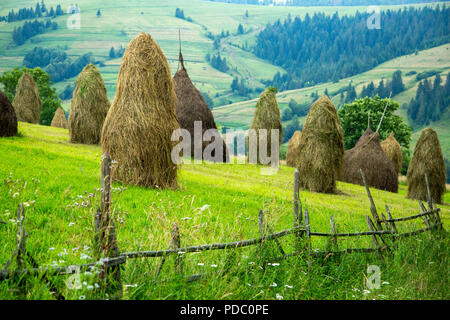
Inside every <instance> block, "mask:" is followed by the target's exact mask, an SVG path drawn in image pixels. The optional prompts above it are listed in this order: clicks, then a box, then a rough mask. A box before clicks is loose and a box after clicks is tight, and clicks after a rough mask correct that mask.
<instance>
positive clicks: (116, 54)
mask: <svg viewBox="0 0 450 320" xmlns="http://www.w3.org/2000/svg"><path fill="white" fill-rule="evenodd" d="M124 53H125V48H124V47H122V46H120V47H119V48H117V49H114V47H111V49H109V57H110V58H111V59H114V58H121V57H123V55H124Z"/></svg>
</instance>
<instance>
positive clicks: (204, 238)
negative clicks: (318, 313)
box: [0, 123, 450, 299]
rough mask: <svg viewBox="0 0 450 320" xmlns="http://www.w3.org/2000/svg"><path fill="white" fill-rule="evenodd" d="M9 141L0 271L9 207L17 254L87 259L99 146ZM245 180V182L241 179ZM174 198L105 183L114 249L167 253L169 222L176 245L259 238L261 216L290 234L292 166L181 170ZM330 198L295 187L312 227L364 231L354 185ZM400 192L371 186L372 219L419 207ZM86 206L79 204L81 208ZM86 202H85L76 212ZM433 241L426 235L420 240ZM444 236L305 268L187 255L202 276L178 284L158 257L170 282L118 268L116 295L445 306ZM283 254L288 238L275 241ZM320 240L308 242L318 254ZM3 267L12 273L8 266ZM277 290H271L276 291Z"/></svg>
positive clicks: (35, 283) (45, 137) (135, 265)
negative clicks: (21, 222)
mask: <svg viewBox="0 0 450 320" xmlns="http://www.w3.org/2000/svg"><path fill="white" fill-rule="evenodd" d="M19 133H20V134H19V136H17V137H13V138H1V139H0V220H2V221H6V222H7V223H6V224H0V238H1V239H2V241H1V247H0V266H4V265H5V263H6V261H7V260H8V259H9V258H10V257H11V254H12V252H13V251H14V247H15V239H16V238H15V237H16V235H15V234H16V232H17V226H16V222H15V210H16V208H17V206H18V204H19V203H20V202H25V203H26V224H25V228H26V232H27V233H28V235H29V236H28V237H27V242H26V243H27V249H28V250H29V251H30V252H31V253H32V255H33V256H34V258H35V259H36V260H37V261H38V262H39V263H40V264H41V266H67V265H70V264H79V263H87V262H91V261H93V260H92V259H93V258H92V255H93V253H92V247H93V228H94V226H93V215H94V213H95V208H96V207H97V206H98V203H99V200H98V199H99V192H98V188H99V186H100V182H99V163H100V156H101V149H100V147H99V146H85V145H79V144H70V143H69V142H68V132H67V130H64V129H58V128H52V127H46V126H39V125H30V124H25V123H19ZM243 177H245V179H243ZM178 182H179V188H178V189H177V190H158V189H146V188H141V187H135V186H123V185H120V184H114V187H115V189H114V192H113V210H114V217H115V219H116V227H117V237H118V242H119V248H120V250H121V251H122V252H124V251H135V250H158V249H165V248H167V245H168V242H169V239H170V230H171V228H172V224H173V223H177V224H178V226H179V227H180V231H181V242H182V246H187V245H199V244H206V243H217V242H229V241H237V240H243V239H248V238H253V237H258V224H257V215H258V212H259V210H261V209H263V208H264V209H265V212H266V217H267V219H268V221H269V223H270V225H271V226H272V228H273V230H275V231H280V230H283V229H286V228H290V227H291V226H292V185H293V168H289V167H284V166H282V167H281V168H280V170H279V171H278V173H277V174H275V175H272V176H264V175H261V174H260V167H258V166H255V165H248V164H243V165H230V164H208V163H204V164H199V165H189V164H185V165H183V166H182V168H181V169H180V170H179V174H178ZM337 188H338V190H339V193H338V194H318V193H312V192H308V191H303V190H302V191H301V192H300V198H301V201H302V204H303V208H304V209H305V208H308V210H309V212H310V217H311V227H312V230H313V231H316V232H329V230H330V226H329V218H330V215H333V216H334V219H335V221H336V223H337V228H338V231H339V232H356V231H366V230H367V225H366V221H365V216H366V215H367V214H370V210H369V200H368V198H367V196H366V192H365V189H364V188H363V187H361V186H356V185H351V184H346V183H340V182H338V185H337ZM406 188H407V187H406V186H405V185H404V184H401V185H400V187H399V193H398V194H393V193H389V192H384V191H380V190H375V189H372V195H373V197H374V199H375V203H376V206H377V209H378V211H379V212H384V207H385V205H389V206H390V208H391V212H392V214H393V215H394V217H402V216H408V215H413V214H416V213H418V212H419V209H418V204H417V201H413V200H409V199H406V198H405V193H406ZM86 201H87V202H88V203H87V204H86ZM444 203H446V204H445V205H442V206H440V207H441V208H442V211H441V217H442V221H443V223H444V225H445V226H446V227H447V226H448V223H449V221H450V205H449V203H450V193H449V192H447V193H446V195H445V197H444ZM84 204H85V205H84ZM423 226H424V225H423V222H422V221H421V220H416V221H415V222H408V223H403V224H401V225H399V228H400V229H401V230H400V231H409V230H411V229H412V228H423ZM430 237H431V238H430ZM348 239H349V240H339V245H340V248H346V247H362V246H372V244H371V239H370V238H369V237H363V238H348ZM448 239H449V238H448V234H447V236H446V237H444V238H440V237H439V235H437V234H435V235H428V234H424V235H421V236H418V237H412V238H410V239H409V240H405V241H404V242H401V244H400V245H399V247H398V249H397V250H396V251H395V254H387V255H386V257H385V258H386V262H385V264H382V263H381V262H380V260H379V258H378V256H377V255H376V254H373V255H372V254H369V255H362V254H355V255H346V256H343V257H342V258H333V257H332V258H329V259H328V260H326V261H325V262H323V261H321V260H317V261H316V260H315V261H312V264H311V265H308V263H307V262H306V260H305V259H304V258H302V257H298V256H297V257H292V258H288V259H285V260H282V261H279V262H277V263H280V264H279V265H276V264H275V265H266V268H262V267H261V265H263V261H266V262H274V261H276V260H271V259H273V257H276V256H279V255H280V253H279V252H277V251H276V250H277V249H276V247H274V245H273V244H272V245H271V244H267V247H266V249H265V251H264V252H265V255H264V257H265V258H264V259H265V260H262V259H263V258H262V257H261V256H260V251H259V249H258V247H254V248H250V249H249V248H242V249H236V250H228V251H226V252H219V251H213V252H202V253H196V254H190V255H187V256H186V258H185V262H184V270H185V274H196V273H206V274H207V278H206V279H204V280H201V281H197V282H195V283H186V282H185V281H184V280H182V279H181V278H177V277H179V276H178V275H176V274H174V272H173V268H172V267H171V266H173V265H171V264H173V261H172V260H171V259H168V260H169V261H168V264H166V265H165V267H164V269H163V271H162V273H161V275H160V277H161V278H163V279H168V278H173V277H175V280H176V281H166V282H163V283H159V284H158V285H155V284H154V283H153V279H154V277H155V273H156V270H157V269H158V265H159V262H160V260H159V259H155V258H154V259H147V260H144V259H138V260H133V261H129V262H127V263H126V265H125V268H124V269H123V271H122V279H123V284H124V298H125V299H276V298H277V294H278V295H281V296H282V297H283V298H284V299H448V298H449V297H450V296H449V291H448V253H449V252H448V250H449V249H448V248H449V243H448ZM281 242H282V245H283V247H284V249H285V250H286V251H287V252H292V250H293V248H292V244H293V238H292V237H291V236H288V237H286V238H284V239H283V240H282V241H281ZM325 245H326V243H325V239H320V240H318V238H313V247H314V248H315V249H318V250H324V248H325ZM368 264H376V265H380V268H381V270H382V276H381V279H382V281H383V285H382V288H381V289H379V290H373V291H370V290H369V292H367V291H364V290H367V287H366V284H365V281H364V279H365V277H366V269H367V265H368ZM15 266H16V265H15V262H14V261H13V263H12V265H11V267H10V268H14V267H15ZM65 280H66V277H64V276H63V277H59V278H55V279H54V281H55V283H56V285H57V286H58V287H59V288H61V290H62V293H63V294H64V295H65V296H66V298H69V299H81V298H87V299H92V298H96V297H97V296H96V295H95V292H94V291H91V290H89V287H88V286H91V285H92V286H94V285H95V283H97V280H96V277H95V275H91V274H88V273H86V274H82V281H83V282H84V281H85V282H86V284H85V285H83V288H82V289H81V290H69V289H67V288H66V287H65V284H64V281H65ZM274 283H275V285H274ZM27 286H28V289H27V295H26V298H28V299H53V298H54V297H53V296H52V295H51V294H50V293H49V290H48V287H47V285H46V284H45V282H44V281H42V280H41V279H38V278H32V279H28V280H27ZM16 287H17V283H16V282H14V281H2V282H0V299H17V295H16V292H15V291H14V288H16Z"/></svg>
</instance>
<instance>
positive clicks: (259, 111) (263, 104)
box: [249, 88, 283, 163]
mask: <svg viewBox="0 0 450 320" xmlns="http://www.w3.org/2000/svg"><path fill="white" fill-rule="evenodd" d="M275 93H276V89H274V88H267V89H266V90H265V91H264V92H263V93H261V95H260V97H259V100H258V102H257V103H256V108H255V114H254V117H253V121H252V124H251V125H250V129H254V130H255V131H256V141H257V145H256V148H255V150H256V152H257V162H258V163H262V162H261V159H260V157H259V149H260V146H261V147H263V148H267V149H266V150H267V157H269V158H270V157H271V156H272V152H271V151H272V150H271V149H272V148H271V145H272V139H271V136H272V135H271V130H273V129H274V130H279V139H278V140H279V141H278V145H279V147H278V149H279V150H280V146H281V142H282V141H283V126H282V124H281V117H280V109H279V108H278V102H277V98H276V95H275ZM261 129H266V130H267V138H266V137H265V136H263V135H261V134H260V131H259V130H261ZM249 148H251V147H250V146H249Z"/></svg>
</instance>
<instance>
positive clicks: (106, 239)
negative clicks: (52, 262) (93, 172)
mask: <svg viewBox="0 0 450 320" xmlns="http://www.w3.org/2000/svg"><path fill="white" fill-rule="evenodd" d="M111 165H112V160H111V158H110V157H109V155H108V154H106V153H105V154H103V155H102V162H101V168H100V179H101V205H100V208H99V209H98V210H97V215H96V217H95V228H96V230H95V242H96V250H97V256H98V258H106V259H107V258H114V257H117V256H119V247H118V245H117V239H116V230H115V226H114V222H113V220H112V217H111ZM99 278H100V280H102V282H104V284H105V288H106V291H107V292H108V293H112V294H116V293H118V296H119V297H121V296H122V283H121V277H120V265H116V266H113V267H106V263H104V264H103V266H102V271H101V272H100V274H99ZM113 298H117V297H113Z"/></svg>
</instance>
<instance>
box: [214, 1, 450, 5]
mask: <svg viewBox="0 0 450 320" xmlns="http://www.w3.org/2000/svg"><path fill="white" fill-rule="evenodd" d="M209 1H212V2H226V3H237V4H253V5H256V4H258V5H265V6H267V5H281V6H368V5H394V4H410V3H430V2H444V1H445V0H343V1H336V0H286V1H285V2H284V3H280V2H279V1H275V0H209Z"/></svg>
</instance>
